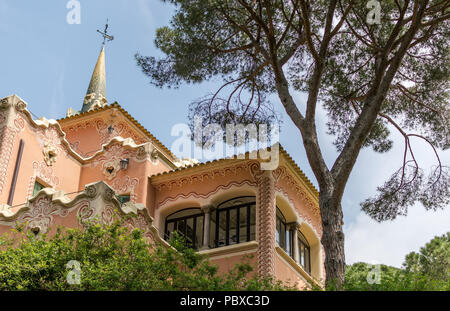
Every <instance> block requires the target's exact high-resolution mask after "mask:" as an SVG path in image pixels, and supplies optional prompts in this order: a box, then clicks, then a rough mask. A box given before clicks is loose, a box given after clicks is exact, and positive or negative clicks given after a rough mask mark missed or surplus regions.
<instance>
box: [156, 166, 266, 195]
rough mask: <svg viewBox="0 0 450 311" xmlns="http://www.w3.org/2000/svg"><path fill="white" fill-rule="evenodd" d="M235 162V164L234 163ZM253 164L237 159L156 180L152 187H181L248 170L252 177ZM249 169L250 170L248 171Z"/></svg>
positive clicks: (167, 188) (159, 189)
mask: <svg viewBox="0 0 450 311" xmlns="http://www.w3.org/2000/svg"><path fill="white" fill-rule="evenodd" d="M236 163H237V164H236ZM254 165H259V163H258V162H257V161H256V162H255V161H238V162H234V164H230V165H228V166H222V167H218V168H215V169H214V168H211V169H210V170H208V171H202V172H200V173H192V174H191V175H187V176H180V177H178V178H175V177H174V178H173V179H169V180H166V181H161V182H156V183H155V184H154V187H155V188H156V189H157V190H158V191H162V190H169V191H170V190H172V189H173V188H174V187H178V188H179V187H182V186H183V185H184V184H193V183H196V182H200V183H202V182H210V181H211V180H214V179H215V178H216V176H222V177H223V176H226V175H234V176H238V175H239V174H240V173H242V172H250V173H251V174H252V176H253V177H254V176H255V175H254V172H253V171H252V170H251V167H252V166H254ZM249 170H250V171H249ZM164 175H165V174H161V175H159V176H161V177H162V176H164Z"/></svg>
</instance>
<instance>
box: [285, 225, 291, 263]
mask: <svg viewBox="0 0 450 311" xmlns="http://www.w3.org/2000/svg"><path fill="white" fill-rule="evenodd" d="M286 253H288V254H289V256H291V257H292V254H291V232H290V231H287V232H286Z"/></svg>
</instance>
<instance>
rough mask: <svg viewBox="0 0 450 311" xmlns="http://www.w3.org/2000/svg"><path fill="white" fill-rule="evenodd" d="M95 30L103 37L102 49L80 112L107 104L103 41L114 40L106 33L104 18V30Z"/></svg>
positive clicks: (106, 26) (106, 27)
mask: <svg viewBox="0 0 450 311" xmlns="http://www.w3.org/2000/svg"><path fill="white" fill-rule="evenodd" d="M97 32H98V33H100V34H101V35H102V37H103V44H102V50H101V51H100V55H99V56H98V60H97V64H96V65H95V68H94V72H93V73H92V77H91V82H90V83H89V87H88V90H87V92H86V96H85V97H84V101H83V107H82V108H81V112H82V113H83V112H86V111H89V110H91V109H94V108H98V107H103V106H105V105H107V104H108V101H107V100H106V73H105V43H106V40H108V41H112V40H114V37H113V36H110V35H108V20H106V25H105V30H104V31H100V30H97Z"/></svg>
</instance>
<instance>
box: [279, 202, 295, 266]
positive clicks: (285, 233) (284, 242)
mask: <svg viewBox="0 0 450 311" xmlns="http://www.w3.org/2000/svg"><path fill="white" fill-rule="evenodd" d="M276 241H277V244H278V246H280V247H281V248H282V249H284V250H285V251H286V253H288V254H289V256H291V257H292V232H291V231H289V230H288V226H287V224H286V218H285V217H284V215H283V213H282V212H281V211H280V209H279V208H278V207H277V216H276Z"/></svg>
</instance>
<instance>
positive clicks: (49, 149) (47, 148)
mask: <svg viewBox="0 0 450 311" xmlns="http://www.w3.org/2000/svg"><path fill="white" fill-rule="evenodd" d="M42 153H43V154H44V161H45V163H47V165H48V166H52V165H53V163H55V162H56V157H57V156H58V150H57V149H56V147H55V146H54V145H51V144H49V143H44V148H42Z"/></svg>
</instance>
